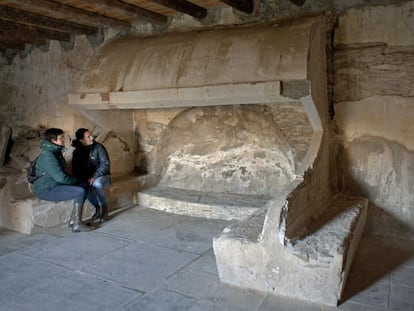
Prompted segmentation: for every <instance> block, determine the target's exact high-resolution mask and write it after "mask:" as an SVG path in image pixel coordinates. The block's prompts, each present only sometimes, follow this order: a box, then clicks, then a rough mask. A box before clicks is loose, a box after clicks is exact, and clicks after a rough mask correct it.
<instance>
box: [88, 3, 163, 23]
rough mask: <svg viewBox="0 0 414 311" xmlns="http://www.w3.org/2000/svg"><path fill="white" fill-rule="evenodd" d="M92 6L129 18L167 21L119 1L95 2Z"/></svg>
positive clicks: (160, 15)
mask: <svg viewBox="0 0 414 311" xmlns="http://www.w3.org/2000/svg"><path fill="white" fill-rule="evenodd" d="M93 6H94V7H96V8H99V9H101V10H104V11H111V12H113V13H117V14H120V15H125V16H129V17H130V18H138V19H142V18H145V19H146V20H149V21H155V22H157V23H166V22H167V20H168V18H167V17H166V16H165V15H162V14H158V13H155V12H152V11H150V10H146V9H143V8H141V7H138V6H136V5H133V4H129V3H126V2H122V1H119V0H95V1H94V2H93Z"/></svg>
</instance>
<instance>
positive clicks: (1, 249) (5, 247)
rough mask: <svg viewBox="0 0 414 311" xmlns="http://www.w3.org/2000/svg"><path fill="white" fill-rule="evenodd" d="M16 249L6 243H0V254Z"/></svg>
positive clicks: (6, 253) (3, 254)
mask: <svg viewBox="0 0 414 311" xmlns="http://www.w3.org/2000/svg"><path fill="white" fill-rule="evenodd" d="M17 250H18V249H17V248H15V247H12V246H10V245H7V244H0V256H5V255H8V254H10V253H13V252H15V251H17Z"/></svg>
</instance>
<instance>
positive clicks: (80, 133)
mask: <svg viewBox="0 0 414 311" xmlns="http://www.w3.org/2000/svg"><path fill="white" fill-rule="evenodd" d="M87 131H89V130H88V129H86V128H83V127H81V128H79V129H78V130H77V131H76V132H75V137H76V139H74V140H72V147H75V148H76V147H79V146H81V145H82V144H81V142H80V140H81V139H83V136H85V133H86V132H87Z"/></svg>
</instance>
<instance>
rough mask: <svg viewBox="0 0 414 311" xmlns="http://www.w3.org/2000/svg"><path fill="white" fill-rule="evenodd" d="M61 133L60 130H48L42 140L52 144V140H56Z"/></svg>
mask: <svg viewBox="0 0 414 311" xmlns="http://www.w3.org/2000/svg"><path fill="white" fill-rule="evenodd" d="M63 133H64V132H63V130H62V129H58V128H50V129H47V130H46V131H45V134H44V140H47V141H49V142H52V139H53V140H57V137H58V136H59V135H62V134H63Z"/></svg>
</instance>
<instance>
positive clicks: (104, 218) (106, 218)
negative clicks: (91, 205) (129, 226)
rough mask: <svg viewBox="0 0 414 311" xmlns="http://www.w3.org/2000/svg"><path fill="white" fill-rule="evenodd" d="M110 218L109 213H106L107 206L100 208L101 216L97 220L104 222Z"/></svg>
mask: <svg viewBox="0 0 414 311" xmlns="http://www.w3.org/2000/svg"><path fill="white" fill-rule="evenodd" d="M109 219H110V217H109V215H108V207H107V206H104V207H102V208H101V217H100V218H99V222H101V223H102V222H105V221H108V220H109Z"/></svg>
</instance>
